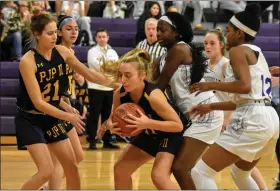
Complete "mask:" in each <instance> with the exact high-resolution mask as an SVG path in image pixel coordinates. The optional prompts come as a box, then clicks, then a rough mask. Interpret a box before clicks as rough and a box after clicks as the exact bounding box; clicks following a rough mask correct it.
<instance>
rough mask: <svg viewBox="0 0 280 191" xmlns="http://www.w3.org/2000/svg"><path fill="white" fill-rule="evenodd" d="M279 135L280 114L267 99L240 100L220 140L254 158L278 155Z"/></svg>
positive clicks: (240, 153)
mask: <svg viewBox="0 0 280 191" xmlns="http://www.w3.org/2000/svg"><path fill="white" fill-rule="evenodd" d="M278 137H279V117H278V115H277V113H276V111H275V110H274V109H273V107H271V106H266V105H265V103H252V102H251V101H250V102H249V103H244V104H240V105H238V106H237V108H236V110H235V111H234V112H233V113H232V116H231V119H230V121H229V124H228V126H227V128H226V130H225V131H224V132H223V133H222V134H221V135H220V137H219V138H218V140H217V141H216V143H217V144H218V145H220V146H221V147H223V148H224V149H226V150H227V151H229V152H231V153H233V154H235V155H237V156H239V157H240V158H241V159H242V160H245V161H248V162H252V161H254V160H257V159H259V158H261V157H262V156H264V155H267V154H271V155H272V156H273V155H274V151H275V146H276V142H277V139H278Z"/></svg>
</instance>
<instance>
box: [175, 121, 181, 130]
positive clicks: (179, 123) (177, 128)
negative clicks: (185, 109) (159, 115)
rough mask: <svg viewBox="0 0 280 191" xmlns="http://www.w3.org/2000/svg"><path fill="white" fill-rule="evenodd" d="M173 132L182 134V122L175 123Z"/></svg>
mask: <svg viewBox="0 0 280 191" xmlns="http://www.w3.org/2000/svg"><path fill="white" fill-rule="evenodd" d="M174 130H175V131H174V132H182V131H183V124H182V122H176V125H175V128H174Z"/></svg>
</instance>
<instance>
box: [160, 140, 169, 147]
mask: <svg viewBox="0 0 280 191" xmlns="http://www.w3.org/2000/svg"><path fill="white" fill-rule="evenodd" d="M167 145H168V138H165V139H163V141H162V144H161V147H163V148H166V147H167Z"/></svg>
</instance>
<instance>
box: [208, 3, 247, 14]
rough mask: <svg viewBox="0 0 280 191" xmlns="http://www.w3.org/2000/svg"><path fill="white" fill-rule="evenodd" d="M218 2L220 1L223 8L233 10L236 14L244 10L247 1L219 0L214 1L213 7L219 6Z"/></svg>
mask: <svg viewBox="0 0 280 191" xmlns="http://www.w3.org/2000/svg"><path fill="white" fill-rule="evenodd" d="M218 3H220V7H221V9H225V10H229V11H232V12H233V13H234V14H235V13H238V12H241V11H244V10H245V7H246V2H244V1H237V0H233V1H224V0H219V1H214V2H213V4H212V5H213V8H217V7H218Z"/></svg>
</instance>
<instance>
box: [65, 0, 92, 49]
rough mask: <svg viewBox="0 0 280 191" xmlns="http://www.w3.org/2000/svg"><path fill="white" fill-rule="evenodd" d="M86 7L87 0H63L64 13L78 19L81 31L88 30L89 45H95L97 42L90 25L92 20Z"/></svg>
mask: <svg viewBox="0 0 280 191" xmlns="http://www.w3.org/2000/svg"><path fill="white" fill-rule="evenodd" d="M85 7H86V6H85V1H63V3H62V7H61V9H62V14H65V15H68V16H72V17H73V18H74V19H75V20H76V21H77V23H78V26H79V29H80V30H81V31H86V32H87V34H88V37H89V45H90V46H93V45H94V44H95V42H94V41H93V37H92V32H91V27H90V22H91V20H90V17H87V16H86V12H85Z"/></svg>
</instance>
